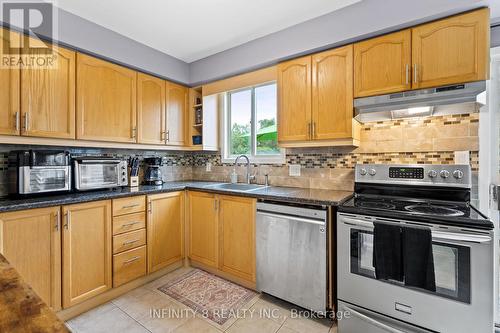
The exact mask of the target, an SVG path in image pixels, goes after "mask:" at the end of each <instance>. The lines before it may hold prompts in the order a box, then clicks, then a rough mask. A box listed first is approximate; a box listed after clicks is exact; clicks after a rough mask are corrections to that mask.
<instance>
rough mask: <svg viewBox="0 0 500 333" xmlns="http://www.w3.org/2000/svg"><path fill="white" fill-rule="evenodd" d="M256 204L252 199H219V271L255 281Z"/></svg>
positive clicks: (224, 196)
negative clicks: (220, 242) (220, 241)
mask: <svg viewBox="0 0 500 333" xmlns="http://www.w3.org/2000/svg"><path fill="white" fill-rule="evenodd" d="M255 204H256V200H255V199H252V198H242V197H237V196H227V195H221V196H220V209H219V226H220V230H219V233H220V234H221V239H222V244H221V246H220V251H221V253H220V269H221V270H222V271H224V272H226V273H229V274H231V275H234V276H237V277H240V278H243V279H245V280H247V281H250V282H255V269H256V268H255V261H256V259H255Z"/></svg>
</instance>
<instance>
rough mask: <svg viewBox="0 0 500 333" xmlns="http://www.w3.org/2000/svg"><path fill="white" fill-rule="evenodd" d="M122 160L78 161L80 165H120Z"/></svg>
mask: <svg viewBox="0 0 500 333" xmlns="http://www.w3.org/2000/svg"><path fill="white" fill-rule="evenodd" d="M120 162H121V160H78V163H79V164H120Z"/></svg>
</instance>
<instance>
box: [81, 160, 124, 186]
mask: <svg viewBox="0 0 500 333" xmlns="http://www.w3.org/2000/svg"><path fill="white" fill-rule="evenodd" d="M73 170H74V177H75V189H76V190H77V191H87V190H95V189H104V188H113V187H120V186H126V185H128V177H127V161H125V160H121V159H118V158H111V157H96V156H90V157H89V156H84V157H77V158H74V159H73Z"/></svg>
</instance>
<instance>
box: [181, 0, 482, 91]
mask: <svg viewBox="0 0 500 333" xmlns="http://www.w3.org/2000/svg"><path fill="white" fill-rule="evenodd" d="M486 4H487V1H473V0H453V1H450V0H418V1H414V0H383V1H381V0H364V1H362V2H360V3H357V4H354V5H352V6H349V7H346V8H343V9H341V10H339V11H336V12H333V13H330V14H326V15H324V16H321V17H318V18H315V19H312V20H310V21H306V22H304V23H301V24H298V25H295V26H292V27H290V28H287V29H284V30H281V31H278V32H276V33H273V34H271V35H267V36H264V37H262V38H259V39H256V40H253V41H250V42H248V43H246V44H243V45H240V46H237V47H235V48H232V49H229V50H226V51H223V52H220V53H218V54H215V55H212V56H210V57H207V58H204V59H201V60H198V61H195V62H193V63H191V64H190V67H191V68H190V72H191V74H190V82H191V84H193V85H197V84H200V83H204V82H207V81H211V80H215V79H221V78H224V77H228V76H231V75H235V74H239V73H242V72H245V71H249V70H253V69H256V68H261V67H264V66H266V65H271V64H275V63H277V62H278V61H281V60H284V59H287V58H292V57H295V56H298V55H301V54H306V53H312V52H313V51H319V50H323V49H327V48H331V47H333V46H336V45H342V44H347V43H350V42H352V41H355V40H360V39H364V38H368V37H371V36H374V35H378V34H380V33H384V32H388V31H394V30H398V29H400V28H403V27H408V26H411V25H415V24H416V23H420V22H425V21H428V20H430V19H434V18H439V17H443V16H447V15H451V14H455V13H458V12H461V11H464V10H468V9H472V8H475V7H480V6H483V5H486Z"/></svg>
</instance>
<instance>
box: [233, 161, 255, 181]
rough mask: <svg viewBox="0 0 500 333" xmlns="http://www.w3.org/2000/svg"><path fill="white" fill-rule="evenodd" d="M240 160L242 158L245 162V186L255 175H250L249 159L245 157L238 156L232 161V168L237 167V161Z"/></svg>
mask: <svg viewBox="0 0 500 333" xmlns="http://www.w3.org/2000/svg"><path fill="white" fill-rule="evenodd" d="M240 158H244V159H245V160H246V161H247V184H250V181H251V180H252V179H255V175H250V159H249V158H248V156H247V155H240V156H238V157H236V160H235V161H234V166H237V165H238V161H239V160H240Z"/></svg>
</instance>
